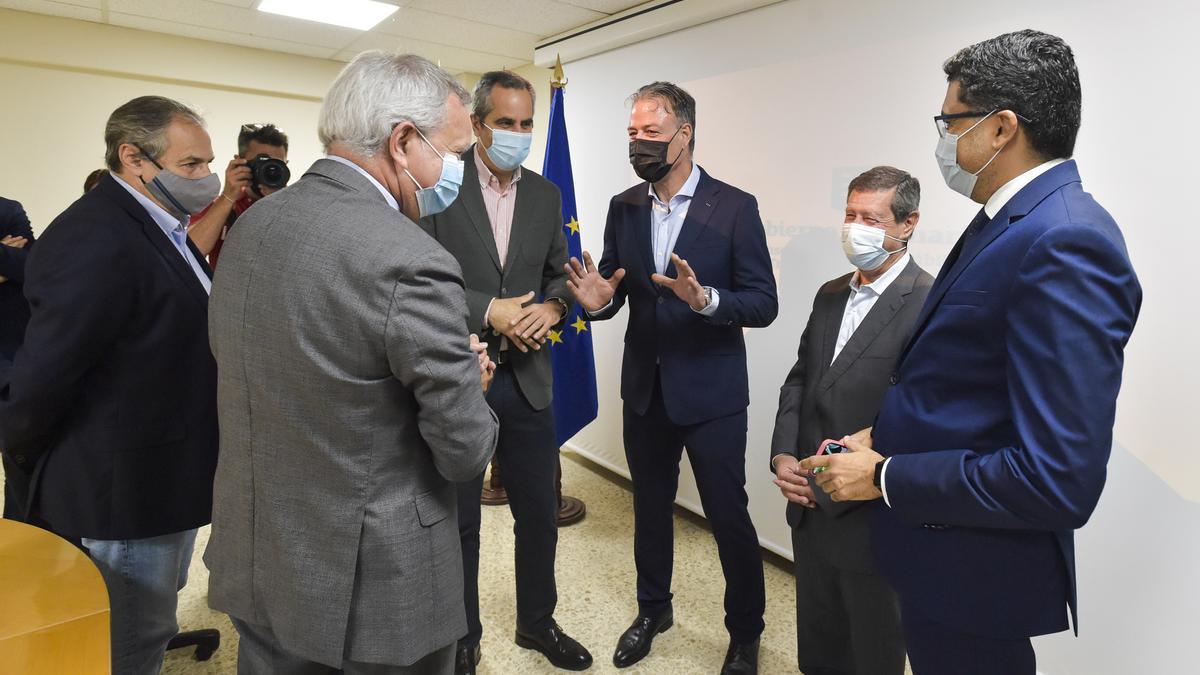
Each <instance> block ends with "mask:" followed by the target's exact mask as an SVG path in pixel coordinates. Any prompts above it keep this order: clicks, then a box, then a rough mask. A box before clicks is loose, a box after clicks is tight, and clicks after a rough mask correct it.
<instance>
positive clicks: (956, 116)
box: [933, 108, 1033, 138]
mask: <svg viewBox="0 0 1200 675" xmlns="http://www.w3.org/2000/svg"><path fill="white" fill-rule="evenodd" d="M997 110H999V108H995V109H993V110H990V111H987V112H984V111H982V110H969V111H967V112H960V113H950V114H946V115H934V116H933V126H935V127H937V132H938V136H939V137H941V138H945V137H946V134H947V133H949V130H948V129H947V124H946V122H947V121H949V120H961V119H967V118H970V117H987V116H988V115H991V114H992V113H995V112H996V111H997ZM1013 114H1014V115H1016V116H1017V119H1019V120H1021V121H1022V122H1024V123H1026V124H1032V123H1033V120H1031V119H1029V118H1028V117H1026V116H1024V115H1022V114H1021V113H1019V112H1016V111H1015V110H1014V111H1013Z"/></svg>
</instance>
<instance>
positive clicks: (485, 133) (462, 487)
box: [421, 71, 592, 673]
mask: <svg viewBox="0 0 1200 675" xmlns="http://www.w3.org/2000/svg"><path fill="white" fill-rule="evenodd" d="M533 92H534V89H533V85H532V84H530V83H529V81H527V80H526V79H525V78H523V77H521V76H519V75H516V74H515V73H511V72H508V71H493V72H489V73H484V75H483V76H482V77H481V78H480V80H479V83H478V84H477V85H476V87H475V94H474V103H473V110H472V115H471V123H472V126H473V127H474V131H475V137H476V138H477V139H478V142H477V143H475V145H473V146H472V147H471V149H469V150H467V151H466V152H465V153H463V155H462V159H463V164H464V167H465V171H464V174H463V185H462V188H461V189H460V190H459V193H458V199H457V200H456V201H455V202H454V203H453V204H451V205H450V207H449V208H447V209H446V210H445V211H443V212H442V213H439V214H436V215H433V216H430V217H428V218H424V219H422V221H421V226H422V227H423V228H425V230H426V231H427V232H428V233H429V234H430V235H432V236H433V237H434V238H435V239H437V240H438V241H439V242H441V244H442V245H443V246H445V247H446V250H448V251H449V252H450V253H451V254H452V255H453V256H454V257H455V259H456V260H458V264H459V265H460V266H461V267H462V273H463V280H464V281H465V283H466V290H467V307H468V309H469V311H470V324H469V328H470V329H471V330H472V331H479V332H481V333H483V332H486V335H487V343H488V352H489V355H490V357H491V359H492V360H493V361H494V362H495V363H496V364H497V365H496V376H495V379H494V380H493V381H492V385H491V388H490V389H489V390H488V396H487V399H488V403H489V404H490V405H491V407H492V410H494V411H495V413H496V415H497V417H499V419H500V438H499V441H498V442H497V444H496V455H497V459H498V460H499V463H500V465H501V466H503V467H504V489H505V491H506V492H507V494H508V505H509V508H510V509H511V510H512V515H513V519H514V520H515V521H516V523H515V525H514V528H513V533H514V535H515V537H516V551H515V555H516V585H517V626H516V628H517V644H519V645H521V646H523V647H526V648H529V649H536V650H538V651H540V652H542V653H543V654H544V655H545V656H546V658H547V659H549V660H550V662H551V663H552V664H554V665H555V666H557V667H559V668H565V669H568V670H581V669H584V668H587V667H588V666H590V665H591V663H592V657H591V654H589V653H588V651H587V650H586V649H584V648H583V647H582V646H581V645H580V644H579V643H578V642H576V641H575V640H573V639H571V638H570V637H569V636H568V635H566V634H564V633H563V632H562V629H561V628H559V627H558V625H557V624H556V623H555V621H554V608H555V605H556V604H557V602H558V595H557V590H556V587H555V583H554V555H555V549H556V547H557V545H558V521H557V517H558V495H557V488H556V482H557V481H556V479H557V469H558V444H557V443H556V441H555V433H554V410H553V409H552V408H551V407H550V397H551V392H552V389H553V387H552V382H551V370H550V350H549V349H542V345H543V344H544V343H545V340H546V334H547V332H548V331H549V330H550V329H552V328H555V327H556V326H558V325H560V324H561V323H562V320H563V318H564V317H566V315H567V312H568V310H569V309H570V303H572V302H573V300H572V299H571V294H570V293H569V292H568V291H567V274H566V272H565V271H564V269H563V267H564V265H565V264H566V262H567V241H566V237H565V236H564V235H563V230H562V200H561V197H560V196H559V193H558V188H557V187H556V186H555V185H554V184H553V183H551V182H550V181H548V180H546V179H545V178H543V177H541V176H539V175H538V174H536V173H534V172H532V171H530V170H528V169H525V168H523V167H522V166H521V162H523V161H524V160H525V158H526V157H527V156H528V154H529V142H530V140H531V139H532V136H533V103H534V101H533V96H534V94H533ZM482 487H483V473H482V472H480V474H479V475H478V476H475V477H474V478H473V479H472V480H469V481H466V482H464V483H459V484H458V522H459V530H460V534H461V538H462V549H463V574H464V577H465V579H464V596H465V603H466V608H467V634H466V636H465V637H463V639H462V640H460V641H459V645H458V655H457V659H456V672H458V673H474V672H475V665H476V664H477V663H478V661H479V659H480V650H479V641H480V639H481V638H482V636H483V626H482V624H481V623H480V620H479V525H480V508H479V497H480V491H481V489H482Z"/></svg>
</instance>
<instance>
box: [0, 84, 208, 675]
mask: <svg viewBox="0 0 1200 675" xmlns="http://www.w3.org/2000/svg"><path fill="white" fill-rule="evenodd" d="M201 124H202V120H201V119H200V117H199V116H198V115H197V114H196V113H195V112H194V111H192V110H191V109H189V108H187V107H186V106H184V105H182V104H180V103H178V102H176V101H172V100H170V99H166V98H162V97H157V96H145V97H141V98H136V99H133V100H132V101H129V102H128V103H126V104H124V105H122V106H121V107H119V108H117V109H116V110H115V111H114V112H113V113H112V115H111V116H110V117H109V119H108V123H107V125H106V128H105V134H104V135H105V142H106V145H107V151H106V161H107V163H108V166H109V168H110V169H111V171H112V173H111V174H110V175H108V176H105V177H103V178H101V179H100V183H99V185H97V186H96V188H95V189H93V190H92V191H90V192H88V193H87V194H85V195H83V196H82V197H80V198H79V200H78V201H76V202H75V203H74V204H72V205H71V206H70V207H68V208H67V210H66V211H65V212H63V214H62V215H60V216H59V217H58V218H56V219H55V220H54V222H52V223H51V224H50V226H49V227H48V228H47V229H46V231H45V233H44V234H43V235H42V237H41V239H39V240H38V245H37V248H36V249H35V250H34V251H33V254H32V255H30V257H29V264H28V266H27V268H26V276H25V294H26V296H27V297H28V298H29V302H30V305H31V306H32V308H33V313H32V317H31V318H30V321H29V327H28V329H27V331H26V334H25V342H24V344H23V345H22V346H21V349H20V350H19V351H18V352H17V355H16V358H15V359H14V361H13V364H12V367H11V369H10V370H9V372H8V374H7V376H6V377H5V379H4V380H3V381H2V382H0V427H2V428H0V432H2V433H0V435H2V437H3V438H4V444H5V448H4V450H5V452H6V453H8V454H9V456H10V458H11V459H12V460H14V461H15V463H16V464H17V465H18V467H19V468H20V470H21V471H23V472H25V473H26V474H27V475H29V476H31V480H32V485H31V491H32V493H33V497H32V500H31V505H32V509H31V511H30V518H31V520H32V521H33V522H35V523H37V524H40V525H42V526H44V527H46V528H47V529H49V530H51V531H53V532H55V533H57V534H59V535H61V536H63V537H64V538H67V539H70V540H73V541H75V542H78V543H81V544H82V546H83V547H84V548H85V549H86V550H87V551H88V553H89V555H90V556H91V558H92V560H93V561H94V562H95V563H96V565H97V566H98V567H99V568H100V573H101V574H102V575H103V577H104V581H105V584H106V585H107V587H108V593H109V599H110V603H111V609H112V631H111V636H112V659H113V664H112V669H113V672H116V673H157V672H158V670H159V668H160V666H161V664H162V658H163V653H164V651H165V649H166V646H167V642H168V641H169V640H170V639H171V638H172V637H173V636H174V635H175V633H176V632H177V631H178V625H177V623H176V621H175V606H176V594H177V592H178V590H179V589H180V588H181V587H182V585H183V584H184V583H185V581H186V578H187V569H188V565H189V564H190V562H191V554H192V546H193V544H194V542H195V537H196V529H197V528H199V527H200V526H202V525H205V524H206V523H208V522H209V515H210V510H211V506H212V479H213V471H214V469H215V466H216V461H217V414H216V366H215V364H214V362H213V358H212V354H211V353H210V352H209V347H208V332H207V317H206V314H207V308H208V290H209V288H210V284H211V281H210V278H209V270H208V267H207V265H206V264H205V263H204V262H203V259H202V257H201V256H200V253H199V251H197V250H196V248H195V246H193V245H192V244H191V243H190V242H189V241H188V238H187V228H186V227H185V223H186V222H187V218H188V215H189V212H190V210H191V209H195V210H199V209H200V208H203V206H204V204H206V203H207V202H209V201H212V198H213V197H214V196H215V195H216V190H217V188H219V182H218V181H217V179H216V176H213V175H212V173H211V172H210V171H209V169H208V163H209V162H211V161H212V146H211V142H210V141H209V137H208V134H207V132H205V131H204V128H203V127H202V126H201Z"/></svg>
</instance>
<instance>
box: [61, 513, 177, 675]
mask: <svg viewBox="0 0 1200 675" xmlns="http://www.w3.org/2000/svg"><path fill="white" fill-rule="evenodd" d="M82 543H83V547H84V548H85V549H86V550H87V552H88V555H89V556H90V557H91V558H92V561H94V562H95V563H96V567H98V568H99V569H100V575H101V576H102V577H104V585H105V586H106V587H107V588H108V597H109V605H110V608H111V612H112V620H111V630H110V635H109V637H110V639H111V641H112V672H113V673H119V674H120V675H138V674H144V675H152V674H157V673H158V671H159V670H160V669H162V662H163V655H164V654H165V653H166V651H167V643H168V642H170V641H171V638H173V637H175V634H176V633H178V632H179V624H178V623H177V622H176V619H175V608H176V606H177V605H178V602H179V591H180V590H182V589H183V587H184V585H185V584H187V573H188V566H189V565H190V564H191V562H192V550H193V548H194V547H195V545H196V530H185V531H183V532H175V533H172V534H164V535H162V536H159V537H148V538H146V539H119V540H101V539H87V538H85V539H83V540H82Z"/></svg>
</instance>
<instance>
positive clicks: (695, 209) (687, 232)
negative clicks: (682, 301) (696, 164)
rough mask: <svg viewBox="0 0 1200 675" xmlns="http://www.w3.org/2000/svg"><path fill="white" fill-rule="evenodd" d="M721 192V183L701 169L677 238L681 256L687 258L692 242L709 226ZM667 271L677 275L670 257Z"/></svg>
mask: <svg viewBox="0 0 1200 675" xmlns="http://www.w3.org/2000/svg"><path fill="white" fill-rule="evenodd" d="M720 193H721V187H720V185H719V184H718V183H717V182H716V181H714V180H712V179H711V178H709V176H708V174H707V173H705V172H704V170H703V169H700V181H699V182H698V183H697V184H696V192H695V194H693V195H692V201H691V203H690V204H688V212H687V217H686V218H684V219H683V226H682V227H680V229H679V237H678V238H677V239H676V240H675V249H674V251H675V252H676V253H678V254H679V257H680V258H684V259H687V252H688V251H689V250H690V249H691V246H692V244H693V243H694V242H695V241H696V239H697V238H698V237H699V236H700V233H701V232H703V231H704V228H706V227H708V219H709V217H710V216H712V213H713V210H714V209H715V208H716V206H717V201H718V200H719V199H720ZM666 272H667V276H676V271H675V264H674V263H672V262H670V259H669V258H668V262H667V269H666Z"/></svg>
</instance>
